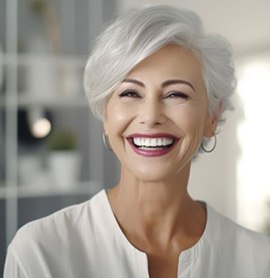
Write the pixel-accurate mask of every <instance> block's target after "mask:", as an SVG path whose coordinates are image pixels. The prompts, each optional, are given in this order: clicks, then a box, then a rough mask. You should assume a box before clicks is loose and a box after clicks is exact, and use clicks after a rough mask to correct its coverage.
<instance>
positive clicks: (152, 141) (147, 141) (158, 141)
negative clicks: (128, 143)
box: [133, 137, 173, 147]
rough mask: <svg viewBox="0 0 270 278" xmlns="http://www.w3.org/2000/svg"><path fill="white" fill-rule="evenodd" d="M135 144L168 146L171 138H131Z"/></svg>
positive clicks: (171, 140)
mask: <svg viewBox="0 0 270 278" xmlns="http://www.w3.org/2000/svg"><path fill="white" fill-rule="evenodd" d="M133 142H134V144H135V145H137V146H139V147H142V146H145V147H158V146H168V145H171V144H172V143H173V139H172V138H138V137H137V138H133Z"/></svg>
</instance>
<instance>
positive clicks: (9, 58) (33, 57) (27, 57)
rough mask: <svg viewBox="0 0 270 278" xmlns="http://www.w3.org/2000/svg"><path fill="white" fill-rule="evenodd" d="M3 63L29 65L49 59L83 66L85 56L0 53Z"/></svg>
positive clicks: (59, 63)
mask: <svg viewBox="0 0 270 278" xmlns="http://www.w3.org/2000/svg"><path fill="white" fill-rule="evenodd" d="M1 59H2V61H0V62H2V63H1V64H3V65H8V64H18V65H25V66H28V65H31V64H36V63H40V62H44V61H49V62H50V63H53V64H54V65H72V66H74V67H82V68H83V67H84V66H85V64H86V60H87V57H83V56H68V55H53V54H20V53H18V54H16V55H14V54H9V53H2V57H1Z"/></svg>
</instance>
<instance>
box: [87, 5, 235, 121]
mask: <svg viewBox="0 0 270 278" xmlns="http://www.w3.org/2000/svg"><path fill="white" fill-rule="evenodd" d="M168 44H176V45H180V46H183V47H186V48H188V49H190V50H192V51H193V53H194V55H196V57H197V58H198V59H199V61H200V62H201V65H202V72H203V77H204V82H205V86H206V90H207V94H208V99H209V111H210V112H214V111H215V109H216V106H217V103H221V104H222V105H221V109H222V111H221V113H222V114H223V112H224V111H225V110H228V109H231V108H232V105H231V101H230V96H231V94H232V93H233V91H234V88H235V84H236V79H235V76H234V67H233V64H232V60H231V46H230V44H229V42H228V41H227V40H226V39H225V38H223V37H222V36H220V35H207V34H205V33H204V31H203V28H202V23H201V20H200V18H199V17H198V15H197V14H195V13H194V12H192V11H190V10H186V9H177V8H174V7H168V6H152V7H147V8H143V9H133V10H130V11H128V12H127V13H126V14H124V15H123V16H121V17H119V18H118V19H116V21H114V22H113V23H112V24H111V25H109V26H108V27H107V28H106V29H105V31H104V32H103V33H102V34H101V35H100V36H99V37H98V38H97V40H96V43H95V45H94V48H93V50H92V53H91V55H90V57H89V59H88V61H87V64H86V67H85V72H84V87H85V91H86V95H87V97H88V100H89V104H90V107H91V109H92V111H93V113H94V115H96V116H97V117H98V118H100V119H103V114H104V108H105V104H106V100H107V96H109V95H110V94H111V93H112V92H113V90H114V88H115V87H116V86H118V85H119V84H120V83H121V82H122V81H123V80H124V79H125V77H126V76H127V75H128V74H129V72H130V71H131V70H132V69H133V68H134V67H135V66H136V65H137V64H138V63H140V62H141V61H142V60H144V59H145V58H147V57H148V56H150V55H151V54H153V53H154V52H156V51H158V50H159V49H160V48H162V47H164V46H166V45H168ZM221 118H222V117H221Z"/></svg>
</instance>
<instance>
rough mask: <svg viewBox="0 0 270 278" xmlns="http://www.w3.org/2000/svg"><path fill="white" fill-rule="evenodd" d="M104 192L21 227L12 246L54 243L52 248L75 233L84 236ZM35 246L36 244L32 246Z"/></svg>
mask: <svg viewBox="0 0 270 278" xmlns="http://www.w3.org/2000/svg"><path fill="white" fill-rule="evenodd" d="M102 194H103V192H102V191H101V192H99V193H98V194H96V195H95V196H93V197H92V198H91V199H90V200H88V201H86V202H83V203H80V204H76V205H72V206H69V207H66V208H64V209H61V210H59V211H57V212H55V213H53V214H51V215H49V216H46V217H43V218H40V219H38V220H34V221H32V222H29V223H27V224H26V225H24V226H23V227H21V228H20V229H19V230H18V231H17V233H16V236H15V237H14V239H13V240H12V242H11V244H10V245H11V246H12V248H13V249H15V250H24V249H25V248H27V249H29V245H38V246H41V245H43V244H44V243H46V245H47V246H48V245H50V244H51V245H52V248H53V247H55V246H57V245H59V244H62V243H63V242H66V240H68V239H69V238H71V237H73V236H74V235H75V234H76V235H77V237H78V236H80V235H81V236H83V234H84V229H83V228H82V227H84V228H85V226H87V227H89V228H90V226H91V224H93V221H94V220H95V217H93V215H95V210H96V206H97V203H99V205H100V206H102V204H100V202H101V201H102V200H101V199H102V198H101V196H100V195H102ZM32 247H34V246H32Z"/></svg>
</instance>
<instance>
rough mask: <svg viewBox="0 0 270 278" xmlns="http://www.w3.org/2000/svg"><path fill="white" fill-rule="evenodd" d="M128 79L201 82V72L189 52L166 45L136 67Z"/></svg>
mask: <svg viewBox="0 0 270 278" xmlns="http://www.w3.org/2000/svg"><path fill="white" fill-rule="evenodd" d="M149 74H150V75H149ZM128 77H134V78H139V79H141V78H146V77H148V78H149V77H152V79H155V78H164V79H167V78H179V77H181V78H186V79H188V80H189V81H194V82H195V81H196V80H197V81H196V82H201V81H202V70H201V64H200V62H199V60H198V59H197V58H196V57H195V55H194V54H193V52H192V51H191V50H189V49H187V48H185V47H182V46H179V45H167V46H165V47H163V48H161V49H160V50H158V51H156V52H154V53H153V54H152V55H150V56H149V57H147V58H146V59H144V60H143V61H141V62H140V63H139V64H138V65H136V66H135V67H134V68H133V69H132V70H131V72H130V73H129V74H128Z"/></svg>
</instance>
